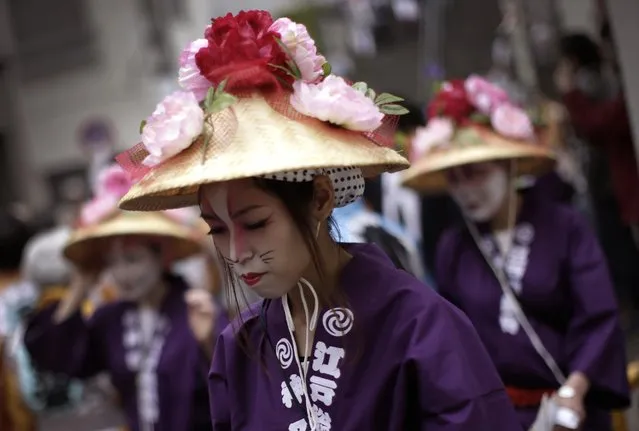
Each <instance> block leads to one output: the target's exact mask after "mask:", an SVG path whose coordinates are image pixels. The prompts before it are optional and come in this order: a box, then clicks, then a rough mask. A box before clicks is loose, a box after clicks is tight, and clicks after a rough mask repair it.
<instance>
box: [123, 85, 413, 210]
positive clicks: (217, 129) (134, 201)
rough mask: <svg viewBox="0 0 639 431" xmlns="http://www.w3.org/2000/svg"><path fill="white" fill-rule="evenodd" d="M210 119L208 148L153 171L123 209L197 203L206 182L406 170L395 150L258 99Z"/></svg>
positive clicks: (197, 147)
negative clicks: (324, 171)
mask: <svg viewBox="0 0 639 431" xmlns="http://www.w3.org/2000/svg"><path fill="white" fill-rule="evenodd" d="M209 121H210V123H211V125H212V126H213V127H212V136H211V137H210V138H209V140H208V141H207V143H206V145H205V143H204V141H203V140H202V139H200V140H198V141H196V142H195V143H194V144H193V145H191V146H190V147H189V148H187V149H186V150H184V151H182V152H181V153H179V154H178V155H176V156H175V157H173V158H171V159H169V160H167V161H166V162H165V163H162V164H160V165H158V166H156V167H154V168H153V169H152V170H151V171H150V172H149V173H148V174H146V175H145V176H144V177H143V178H142V179H141V180H140V181H139V182H137V183H136V184H135V185H133V187H132V188H131V189H130V190H129V192H128V193H127V194H126V196H124V198H122V200H121V201H120V208H122V209H125V210H130V211H157V210H164V209H171V208H179V207H185V206H192V205H197V204H198V201H197V192H198V188H199V186H201V185H203V184H210V183H217V182H224V181H231V180H236V179H243V178H251V177H256V176H260V175H265V174H272V173H278V172H287V171H294V170H300V169H319V168H331V167H345V166H356V167H359V168H361V169H362V171H363V174H364V176H374V175H377V174H380V173H382V172H395V171H399V170H402V169H405V168H407V167H408V166H409V163H408V161H407V160H406V159H405V158H404V157H402V156H401V155H399V154H398V153H397V152H396V151H395V150H393V149H390V148H386V147H382V146H380V145H376V144H375V143H373V142H372V141H370V140H369V139H367V138H366V137H365V136H363V135H361V134H358V133H353V132H350V131H346V130H344V129H342V128H339V127H334V126H331V125H329V124H328V123H325V122H322V121H319V120H317V119H314V118H309V117H304V118H303V119H301V120H300V119H291V118H288V117H287V116H285V115H283V114H281V113H280V112H278V111H276V110H274V109H273V108H272V107H271V106H270V105H269V103H268V102H267V101H266V100H265V99H264V98H263V97H261V96H260V95H257V94H256V95H253V96H250V97H245V98H241V99H239V101H238V102H237V103H236V104H234V105H232V106H231V107H230V108H228V109H225V110H224V111H222V112H220V113H218V114H214V115H213V116H212V117H211V119H210V120H209ZM229 125H230V126H229ZM229 128H232V130H229Z"/></svg>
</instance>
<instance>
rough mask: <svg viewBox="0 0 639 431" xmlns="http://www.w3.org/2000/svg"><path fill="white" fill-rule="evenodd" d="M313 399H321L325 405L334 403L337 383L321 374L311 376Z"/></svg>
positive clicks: (315, 400)
mask: <svg viewBox="0 0 639 431" xmlns="http://www.w3.org/2000/svg"><path fill="white" fill-rule="evenodd" d="M309 387H310V389H311V400H313V402H317V401H321V402H322V403H323V404H324V405H325V406H330V405H331V404H333V398H334V397H335V389H337V383H335V382H334V381H332V380H328V379H325V378H323V377H319V376H312V377H311V378H310V385H309Z"/></svg>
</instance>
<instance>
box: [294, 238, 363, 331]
mask: <svg viewBox="0 0 639 431" xmlns="http://www.w3.org/2000/svg"><path fill="white" fill-rule="evenodd" d="M318 245H319V254H320V257H321V260H320V261H321V262H322V264H323V273H322V274H320V273H319V272H318V271H317V269H316V268H315V265H313V264H312V263H311V265H310V267H309V269H308V270H307V271H306V272H305V274H304V275H303V277H304V279H306V281H308V282H309V283H310V284H311V286H313V288H314V289H315V292H316V293H317V296H318V297H319V300H320V302H321V301H322V299H325V298H327V297H330V295H331V294H332V293H333V292H334V291H335V290H337V289H338V287H339V278H340V274H341V272H342V269H343V268H344V266H346V264H347V263H348V261H350V260H351V258H352V256H351V255H350V254H348V253H347V252H346V250H344V249H343V248H342V247H340V246H339V245H338V244H337V243H335V241H333V239H332V238H331V237H330V235H329V234H328V232H325V235H321V238H320V239H319V240H318ZM301 295H304V299H305V300H306V304H307V306H308V309H309V310H308V312H309V313H311V314H312V313H313V308H314V306H315V298H314V296H313V294H312V293H311V292H310V291H309V289H308V288H307V287H306V286H303V287H302V291H301V292H300V289H299V288H298V287H297V286H294V287H293V289H291V291H290V292H289V293H288V301H289V305H290V307H291V315H292V317H293V320H294V321H295V322H296V326H297V323H298V322H299V323H301V324H306V316H305V312H304V305H303V303H302V296H301ZM318 307H321V304H318ZM309 317H310V316H309Z"/></svg>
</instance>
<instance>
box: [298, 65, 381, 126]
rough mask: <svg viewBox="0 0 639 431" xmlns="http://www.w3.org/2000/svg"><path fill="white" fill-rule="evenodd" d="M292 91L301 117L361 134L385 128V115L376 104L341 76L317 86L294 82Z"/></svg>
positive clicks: (329, 78)
mask: <svg viewBox="0 0 639 431" xmlns="http://www.w3.org/2000/svg"><path fill="white" fill-rule="evenodd" d="M293 91H294V92H293V94H292V95H291V99H290V102H291V105H292V106H293V108H295V110H296V111H298V112H299V113H301V114H304V115H308V116H309V117H313V118H317V119H318V120H322V121H328V122H329V123H332V124H335V125H337V126H341V127H344V128H345V129H349V130H355V131H358V132H372V131H374V130H376V129H377V128H379V127H380V126H381V125H382V120H383V119H384V114H383V113H382V112H381V110H380V108H379V107H378V106H377V105H376V104H375V101H374V100H373V99H371V98H370V97H367V96H366V94H365V93H362V92H361V91H358V90H357V89H355V88H353V87H351V86H350V85H348V83H347V82H346V81H345V80H344V79H343V78H340V77H338V76H335V75H330V76H327V77H326V79H324V80H323V81H322V82H320V83H317V84H309V83H306V82H303V81H295V83H293Z"/></svg>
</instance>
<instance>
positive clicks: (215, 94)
mask: <svg viewBox="0 0 639 431" xmlns="http://www.w3.org/2000/svg"><path fill="white" fill-rule="evenodd" d="M226 81H227V80H226V79H225V80H224V81H222V82H221V83H220V84H219V85H218V86H217V88H215V87H211V88H209V91H208V92H207V93H206V99H204V108H205V112H206V113H207V114H214V113H216V112H220V111H223V110H224V109H226V108H228V107H229V106H231V105H233V104H234V103H236V102H237V97H235V96H233V95H232V94H229V93H226V92H224V88H225V87H226Z"/></svg>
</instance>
